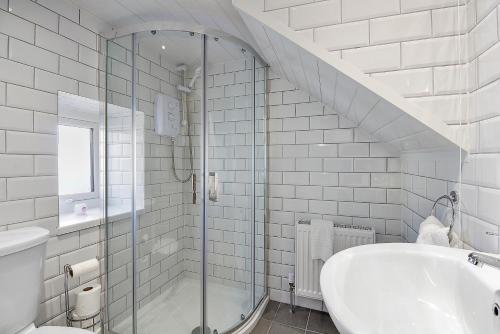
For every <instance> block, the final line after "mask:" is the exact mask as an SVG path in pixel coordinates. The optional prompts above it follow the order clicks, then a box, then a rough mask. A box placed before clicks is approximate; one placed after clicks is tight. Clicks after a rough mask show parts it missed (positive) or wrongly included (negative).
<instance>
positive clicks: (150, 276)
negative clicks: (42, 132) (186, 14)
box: [106, 30, 267, 334]
mask: <svg viewBox="0 0 500 334" xmlns="http://www.w3.org/2000/svg"><path fill="white" fill-rule="evenodd" d="M107 57H108V62H107V73H106V75H107V92H106V93H107V99H108V100H107V126H108V128H107V180H108V182H107V213H108V215H107V221H108V224H107V235H108V237H107V241H108V243H107V246H108V247H107V250H108V263H107V266H108V276H107V279H108V284H107V286H108V290H107V299H108V312H107V315H108V317H107V319H108V329H109V330H111V331H113V332H114V333H118V334H122V333H123V334H128V333H131V334H137V333H138V334H153V333H179V334H182V333H186V334H189V333H201V332H203V331H202V330H201V324H202V323H204V324H205V325H206V327H205V330H204V333H205V334H209V333H213V332H214V331H215V330H216V331H217V332H218V333H225V332H229V331H231V330H232V329H234V328H235V327H237V326H239V325H241V324H242V322H243V321H244V320H245V319H247V318H248V317H249V316H250V315H251V313H252V312H253V311H254V310H255V308H256V306H257V305H258V304H259V302H260V301H261V300H262V297H263V296H264V295H265V293H266V285H265V265H264V263H265V262H264V248H265V247H264V212H265V203H266V198H265V193H266V192H265V184H266V170H267V166H266V109H265V80H266V70H265V67H264V66H263V65H262V64H260V63H259V62H258V61H257V60H256V58H255V57H254V55H253V54H252V53H251V51H249V50H245V49H244V48H242V45H239V44H238V43H235V42H233V40H232V39H230V38H229V39H224V38H222V37H218V38H216V37H213V36H212V37H210V36H207V35H201V34H197V33H193V32H182V31H160V30H158V31H156V30H152V31H145V32H139V33H134V34H132V35H130V36H125V37H120V38H117V39H113V40H110V41H108V56H107ZM205 131H206V132H205ZM205 134H206V136H205ZM202 153H203V154H202ZM202 157H203V159H201V158H202ZM202 209H203V210H205V211H202ZM201 311H203V313H202V312H201Z"/></svg>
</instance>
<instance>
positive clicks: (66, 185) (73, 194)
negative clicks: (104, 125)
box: [58, 119, 98, 200]
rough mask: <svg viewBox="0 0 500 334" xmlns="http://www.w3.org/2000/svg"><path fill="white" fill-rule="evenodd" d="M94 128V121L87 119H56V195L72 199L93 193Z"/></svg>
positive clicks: (95, 152)
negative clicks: (57, 124) (57, 191)
mask: <svg viewBox="0 0 500 334" xmlns="http://www.w3.org/2000/svg"><path fill="white" fill-rule="evenodd" d="M97 131H98V129H97V124H94V123H91V122H86V121H79V120H72V119H62V120H60V121H59V126H58V175H59V182H58V183H59V196H61V197H63V198H67V199H72V200H85V199H91V198H96V197H97V189H98V184H97V176H98V171H97V166H98V164H97V162H98V161H97V159H98V155H97V147H98V143H97V138H98V136H97Z"/></svg>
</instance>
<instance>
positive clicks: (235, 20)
mask: <svg viewBox="0 0 500 334" xmlns="http://www.w3.org/2000/svg"><path fill="white" fill-rule="evenodd" d="M69 1H71V2H73V3H74V4H75V5H76V6H78V7H79V8H81V9H84V10H87V11H88V12H90V13H92V14H93V15H95V16H96V17H98V18H100V19H101V20H103V21H104V22H107V23H109V24H110V25H111V26H112V27H113V28H114V29H120V28H124V27H128V26H132V25H140V24H143V23H147V22H153V21H169V22H177V23H182V24H184V25H193V26H203V27H206V28H209V29H215V30H220V31H223V32H225V33H228V34H230V35H233V36H235V37H238V38H240V39H242V40H244V41H245V42H247V43H248V44H250V45H252V46H253V47H255V45H256V44H255V42H254V40H253V37H252V35H251V34H250V32H249V31H248V28H247V27H246V25H245V23H244V22H243V20H242V19H241V17H240V15H239V13H238V12H237V11H236V9H235V8H234V6H233V4H232V2H231V0H69Z"/></svg>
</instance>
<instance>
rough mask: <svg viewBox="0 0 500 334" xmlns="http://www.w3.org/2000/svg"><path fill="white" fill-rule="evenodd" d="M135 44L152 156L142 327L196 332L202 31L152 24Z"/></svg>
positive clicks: (139, 264)
mask: <svg viewBox="0 0 500 334" xmlns="http://www.w3.org/2000/svg"><path fill="white" fill-rule="evenodd" d="M135 45H136V47H135V50H134V52H135V58H134V59H135V68H136V71H137V72H136V73H137V76H136V81H135V82H136V85H135V95H136V105H137V113H136V114H137V115H140V114H144V119H145V128H144V131H145V145H144V148H145V150H144V152H145V161H146V169H145V171H144V174H145V181H146V182H145V196H144V197H145V206H144V209H143V210H142V212H141V211H138V215H137V216H138V219H137V233H136V265H135V271H136V294H135V298H136V305H137V333H138V334H155V333H179V334H190V333H191V332H192V331H193V330H195V329H196V328H197V327H199V325H200V308H201V297H200V296H201V283H200V282H201V276H200V267H201V252H200V249H201V248H200V235H201V233H200V226H202V224H201V219H200V214H199V212H200V205H199V203H200V201H202V200H203V197H202V196H201V195H200V193H199V192H198V193H197V192H196V189H197V188H198V189H199V186H198V187H196V182H197V181H196V180H197V178H198V182H199V178H200V173H199V168H200V161H199V147H200V136H199V133H198V132H197V131H198V130H199V127H200V122H201V120H200V115H201V113H200V98H201V97H200V95H201V93H200V89H199V88H200V86H201V81H200V75H201V58H202V36H201V35H199V34H195V33H190V32H180V31H160V30H158V31H147V32H141V33H137V34H135ZM155 106H156V107H157V108H159V109H161V110H160V111H159V112H158V111H156V110H155ZM158 121H161V124H159V123H158ZM137 172H138V173H140V171H139V170H138V171H137ZM193 182H195V183H194V185H195V187H194V186H193Z"/></svg>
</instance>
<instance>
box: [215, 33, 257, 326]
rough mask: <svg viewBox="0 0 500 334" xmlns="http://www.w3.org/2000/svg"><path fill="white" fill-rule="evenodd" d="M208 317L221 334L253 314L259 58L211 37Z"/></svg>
mask: <svg viewBox="0 0 500 334" xmlns="http://www.w3.org/2000/svg"><path fill="white" fill-rule="evenodd" d="M206 57H207V59H206V63H207V76H206V80H207V93H206V105H207V112H208V122H209V124H208V180H207V182H208V217H207V225H208V254H207V257H208V267H207V269H208V272H207V278H206V279H207V318H208V326H209V327H210V329H212V330H213V329H217V331H218V332H219V333H221V332H225V331H227V330H228V329H231V328H233V327H234V326H236V325H237V324H239V323H240V322H241V321H242V320H243V319H245V318H246V317H247V316H248V315H249V314H250V313H251V312H252V310H253V298H252V293H253V270H254V267H253V263H252V261H253V255H254V254H253V253H254V252H253V250H252V247H253V246H254V236H253V233H254V218H255V217H254V212H253V208H254V205H255V204H254V193H255V189H254V176H253V173H254V126H255V117H254V115H255V113H254V88H255V87H254V57H253V55H251V53H250V52H247V51H246V50H244V49H242V47H241V46H240V45H237V44H234V43H232V42H230V41H228V40H225V39H223V38H213V37H207V49H206Z"/></svg>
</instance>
